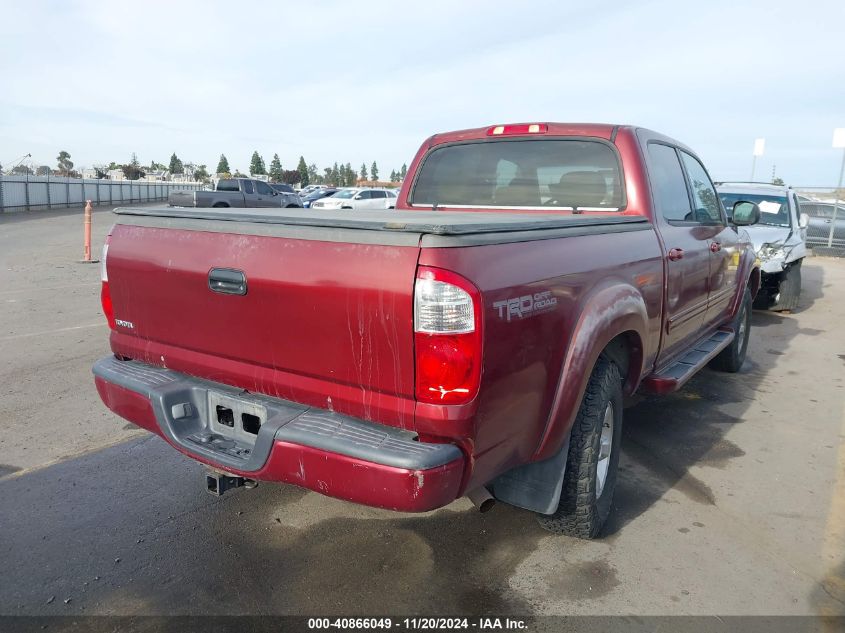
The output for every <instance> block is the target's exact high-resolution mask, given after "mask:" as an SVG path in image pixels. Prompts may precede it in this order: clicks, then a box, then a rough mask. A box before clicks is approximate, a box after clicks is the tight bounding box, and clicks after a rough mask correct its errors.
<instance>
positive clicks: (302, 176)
mask: <svg viewBox="0 0 845 633" xmlns="http://www.w3.org/2000/svg"><path fill="white" fill-rule="evenodd" d="M296 171H298V172H299V185H300V187H307V186H308V165H307V164H306V163H305V158H304V157H303V156H300V157H299V164H298V165H297V166H296Z"/></svg>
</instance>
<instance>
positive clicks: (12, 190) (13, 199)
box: [3, 180, 26, 209]
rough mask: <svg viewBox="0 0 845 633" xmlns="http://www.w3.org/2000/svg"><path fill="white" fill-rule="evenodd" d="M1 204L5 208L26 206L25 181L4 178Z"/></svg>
mask: <svg viewBox="0 0 845 633" xmlns="http://www.w3.org/2000/svg"><path fill="white" fill-rule="evenodd" d="M3 205H4V207H5V208H7V209H15V208H25V207H26V183H25V182H22V181H17V180H4V182H3Z"/></svg>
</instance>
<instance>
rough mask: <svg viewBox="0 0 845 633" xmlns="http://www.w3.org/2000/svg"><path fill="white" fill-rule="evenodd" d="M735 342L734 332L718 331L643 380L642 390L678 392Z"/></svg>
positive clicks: (657, 392)
mask: <svg viewBox="0 0 845 633" xmlns="http://www.w3.org/2000/svg"><path fill="white" fill-rule="evenodd" d="M733 340H734V331H733V330H731V329H727V328H723V329H721V330H716V331H715V332H713V334H711V335H710V336H708V337H707V338H704V339H701V340H700V341H698V343H696V344H695V345H693V346H692V348H691V349H690V350H689V351H688V352H687V353H686V354H684V355H683V356H681V357H680V358H679V359H678V360H676V361H675V362H673V363H672V364H671V365H669V366H668V367H666V368H664V369H662V370H660V371H659V372H657V373H654V374H652V375H651V376H649V377H648V378H646V379H645V380H643V383H642V388H643V389H644V390H645V391H649V392H651V393H656V394H664V393H670V392H672V391H677V390H678V389H680V388H681V387H683V386H684V383H686V382H687V381H688V380H689V379H690V378H692V377H693V376H694V375H695V374H696V373H698V370H700V369H701V368H702V367H704V366H705V365H706V364H707V363H709V362H710V361H711V360H713V358H714V357H715V356H716V355H717V354H718V353H719V352H721V351H722V350H723V349H725V348H726V347H727V346H728V345H730V344H731V341H733Z"/></svg>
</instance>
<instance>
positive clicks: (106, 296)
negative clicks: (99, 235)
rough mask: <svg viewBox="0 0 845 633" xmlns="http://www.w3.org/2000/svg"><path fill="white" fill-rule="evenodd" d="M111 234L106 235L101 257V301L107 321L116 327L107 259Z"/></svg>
mask: <svg viewBox="0 0 845 633" xmlns="http://www.w3.org/2000/svg"><path fill="white" fill-rule="evenodd" d="M110 238H111V235H107V236H106V243H105V244H103V255H102V257H100V281H102V282H103V286H102V288H101V289H100V302H101V303H102V304H103V314H105V315H106V321H108V323H109V327H110V328H111V329H115V325H114V307H112V303H111V292H109V273H108V270H107V269H106V259H107V258H108V255H109V239H110Z"/></svg>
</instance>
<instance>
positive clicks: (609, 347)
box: [490, 330, 642, 515]
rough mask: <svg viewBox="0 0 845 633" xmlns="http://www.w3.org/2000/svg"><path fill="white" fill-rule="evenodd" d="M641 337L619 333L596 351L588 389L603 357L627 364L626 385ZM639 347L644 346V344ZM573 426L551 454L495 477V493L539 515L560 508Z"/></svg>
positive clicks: (624, 372) (498, 497)
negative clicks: (638, 339)
mask: <svg viewBox="0 0 845 633" xmlns="http://www.w3.org/2000/svg"><path fill="white" fill-rule="evenodd" d="M638 336H639V335H638V333H637V332H636V331H634V330H627V331H625V332H620V333H619V334H618V335H616V336H614V337H613V338H612V339H611V340H610V341H608V342H607V343H606V345H605V346H604V348H603V349H601V351H599V352H598V354H596V357H595V359H594V361H593V364H592V365H591V366H590V371H589V373H588V374H587V380H586V381H585V388H586V383H587V382H589V378H590V376H591V375H592V373H593V371H594V370H595V366H596V364H597V363H598V361H599V359H600V358H601V357H602V356H604V357H605V358H608V359H610V360H611V361H613V362H614V363H615V364H616V365H618V366H620V363H625V364H626V365H627V371H626V370H625V369H623V368H622V366H620V373H621V374H622V375H623V376H625V380H624V381H623V384H624V383H627V382H628V381H630V380H631V377H632V375H633V373H634V372H636V359H637V354H638V352H637V345H638V343H637V337H638ZM639 349H640V350H641V349H642V346H641V345H640V347H639ZM582 398H583V393H581V394H580V396H579V399H578V406H579V408H580V404H581V399H582ZM576 413H577V410H576ZM620 415H621V412H620ZM571 429H572V425H571V424H570V425H569V429H568V432H567V433H566V436H565V437H564V438H563V443H562V444H561V446H560V447H559V448H558V449H557V451H556V452H555V453H554V454H552V455H551V456H550V457H548V458H546V459H543V460H540V461H533V462H530V463H528V464H523V465H521V466H517V467H516V468H513V469H511V470H509V471H508V472H506V473H503V474H502V475H499V476H498V477H497V478H496V479H494V480H493V481H492V482H491V484H490V485H491V488H492V490H493V494H494V496H495V497H496V498H497V499H499V500H500V501H503V502H505V503H508V504H510V505H513V506H516V507H519V508H524V509H526V510H531V511H533V512H539V513H540V514H549V515H550V514H552V513H554V512H555V511H556V510H557V508H558V504H559V503H560V496H561V493H562V491H563V481H564V477H565V475H566V463H567V459H568V456H569V438H570V432H571Z"/></svg>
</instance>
